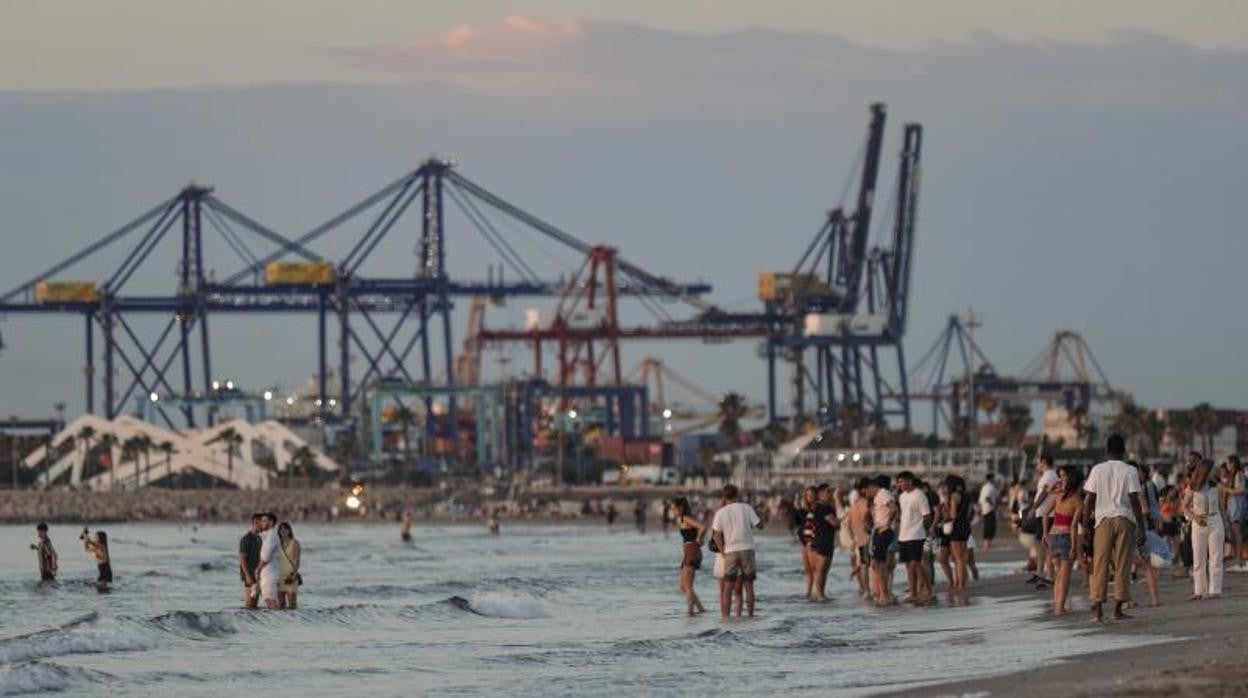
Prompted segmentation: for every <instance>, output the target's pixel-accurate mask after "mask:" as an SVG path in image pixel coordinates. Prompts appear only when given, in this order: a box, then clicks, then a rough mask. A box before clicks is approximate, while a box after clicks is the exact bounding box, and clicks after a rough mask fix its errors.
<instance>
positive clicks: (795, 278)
mask: <svg viewBox="0 0 1248 698" xmlns="http://www.w3.org/2000/svg"><path fill="white" fill-rule="evenodd" d="M830 292H831V290H830V289H829V288H828V285H827V284H825V283H824V282H823V280H822V279H820V278H819V277H818V275H816V274H781V273H776V272H763V273H762V274H759V275H758V299H759V300H763V301H774V300H780V299H782V298H785V297H787V296H791V295H795V296H823V295H827V294H828V293H830Z"/></svg>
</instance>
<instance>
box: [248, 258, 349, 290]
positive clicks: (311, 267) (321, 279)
mask: <svg viewBox="0 0 1248 698" xmlns="http://www.w3.org/2000/svg"><path fill="white" fill-rule="evenodd" d="M337 278H338V277H337V273H336V272H335V271H334V265H332V264H330V263H329V262H269V263H268V264H266V265H265V267H264V279H265V281H266V282H268V284H269V285H270V286H329V285H331V284H333V283H334V282H335V281H336V280H337Z"/></svg>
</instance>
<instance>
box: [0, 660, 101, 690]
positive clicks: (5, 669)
mask: <svg viewBox="0 0 1248 698" xmlns="http://www.w3.org/2000/svg"><path fill="white" fill-rule="evenodd" d="M113 678H114V677H113V676H112V675H111V674H106V673H104V672H102V671H90V670H88V669H76V668H75V669H70V668H66V667H63V666H60V665H57V664H51V663H47V662H38V661H32V662H20V663H17V664H0V696H17V695H26V694H30V693H49V692H55V691H64V690H66V689H67V688H70V687H71V686H72V685H73V684H75V683H102V682H106V681H109V680H112V679H113Z"/></svg>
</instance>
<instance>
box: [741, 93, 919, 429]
mask: <svg viewBox="0 0 1248 698" xmlns="http://www.w3.org/2000/svg"><path fill="white" fill-rule="evenodd" d="M870 112H871V119H870V125H869V126H868V129H867V138H866V144H865V146H864V156H863V164H862V173H861V176H860V179H859V184H858V195H857V198H856V203H855V206H856V208H855V209H854V210H853V211H852V212H847V211H846V210H845V209H844V208H841V207H837V208H834V209H832V210H831V211H830V212H829V213H828V215H827V218H826V220H825V221H824V224H823V226H822V227H821V228H820V229H819V231H818V233H817V234H816V235H815V238H814V240H812V241H811V243H810V245H809V246H808V247H807V248H806V250H805V252H804V253H803V254H802V256H801V258H800V259H799V260H798V262H797V264H796V265H795V266H794V267H793V269H792V271H791V272H790V273H787V274H776V273H764V274H762V275H761V276H760V277H759V298H760V300H761V301H762V302H763V307H764V315H765V316H783V317H786V318H787V323H785V328H786V331H784V332H782V333H777V334H773V335H771V336H770V337H768V339H767V340H766V341H765V342H764V344H763V346H762V352H763V354H764V356H765V359H766V362H767V405H768V408H767V412H768V419H769V421H777V420H780V419H782V415H780V413H779V408H778V403H777V395H776V393H777V386H776V373H777V364H778V363H779V362H780V361H781V360H787V361H789V362H790V363H791V364H792V367H793V383H792V390H791V398H792V412H791V414H790V415H788V417H789V419H790V420H791V421H792V422H793V423H794V426H801V425H802V424H803V423H805V422H808V421H813V422H814V423H815V424H816V425H818V426H820V427H837V428H849V429H850V430H852V431H860V430H861V429H862V428H863V427H865V426H867V425H868V424H870V423H877V424H878V423H882V422H885V421H887V420H890V419H894V420H900V421H901V422H902V424H903V426H904V427H905V428H906V429H909V428H910V395H909V386H908V382H907V374H906V368H905V353H904V349H903V345H902V340H903V338H904V336H905V332H906V321H907V311H908V306H909V303H908V301H909V293H910V277H911V268H912V260H913V255H914V236H915V220H916V216H917V213H918V196H919V169H920V168H919V164H920V153H921V151H922V145H923V128H922V126H920V125H919V124H907V125H906V126H905V128H904V131H903V133H904V135H903V142H902V148H901V155H900V166H899V169H898V175H897V190H896V201H895V206H894V212H895V217H894V219H893V221H892V223H893V225H892V231H891V235H890V238H889V241H888V243H887V245H886V246H883V247H878V246H877V247H869V246H868V245H869V240H870V231H871V220H872V213H873V210H874V202H875V198H876V196H875V193H876V181H877V178H878V175H879V169H880V153H881V150H882V147H883V142H884V125H885V117H886V113H885V107H884V105H883V104H878V103H877V104H873V105H871V108H870ZM812 360H813V365H812ZM808 391H811V392H813V393H814V395H815V403H816V404H815V409H814V410H813V412H812V410H811V409H810V406H809V405H808V404H807V401H806V395H807V392H808Z"/></svg>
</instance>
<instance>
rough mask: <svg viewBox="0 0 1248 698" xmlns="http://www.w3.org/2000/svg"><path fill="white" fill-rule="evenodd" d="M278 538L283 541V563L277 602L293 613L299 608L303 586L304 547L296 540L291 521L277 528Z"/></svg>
mask: <svg viewBox="0 0 1248 698" xmlns="http://www.w3.org/2000/svg"><path fill="white" fill-rule="evenodd" d="M277 537H278V539H279V540H280V541H281V551H280V557H281V561H280V562H279V563H278V568H279V571H280V573H281V581H279V582H278V584H277V600H278V604H279V605H280V606H281V607H282V608H285V609H287V610H291V611H293V610H295V609H296V608H298V607H299V585H301V584H303V575H302V574H300V573H299V564H300V553H302V551H303V547H302V546H301V545H299V540H298V539H296V538H295V530H294V529H293V528H291V527H290V522H289V521H283V522H282V523H281V525H279V526H278V527H277Z"/></svg>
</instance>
